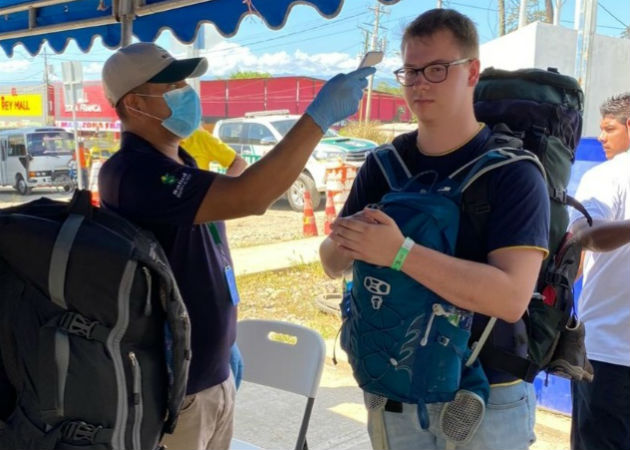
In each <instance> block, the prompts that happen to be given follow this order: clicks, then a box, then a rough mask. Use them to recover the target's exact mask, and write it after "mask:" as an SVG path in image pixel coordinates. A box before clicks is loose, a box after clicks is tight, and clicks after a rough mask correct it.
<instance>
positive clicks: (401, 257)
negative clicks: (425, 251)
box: [390, 237, 415, 270]
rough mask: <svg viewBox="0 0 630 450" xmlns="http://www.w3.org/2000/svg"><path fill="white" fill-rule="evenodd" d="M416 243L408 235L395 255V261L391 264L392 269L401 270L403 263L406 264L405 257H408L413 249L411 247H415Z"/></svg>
mask: <svg viewBox="0 0 630 450" xmlns="http://www.w3.org/2000/svg"><path fill="white" fill-rule="evenodd" d="M414 244H415V242H414V241H413V239H411V238H408V237H406V238H405V240H404V241H403V243H402V245H401V246H400V248H399V249H398V253H396V256H394V262H392V265H391V266H390V267H391V268H392V269H394V270H400V269H401V268H402V265H403V264H404V262H405V259H407V255H408V254H409V250H411V247H413V245H414Z"/></svg>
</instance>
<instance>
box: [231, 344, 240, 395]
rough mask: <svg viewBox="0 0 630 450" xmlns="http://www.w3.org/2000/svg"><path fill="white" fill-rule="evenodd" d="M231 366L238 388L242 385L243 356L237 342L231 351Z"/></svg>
mask: <svg viewBox="0 0 630 450" xmlns="http://www.w3.org/2000/svg"><path fill="white" fill-rule="evenodd" d="M230 367H231V368H232V373H233V374H234V384H236V389H238V387H239V386H240V385H241V379H242V378H243V357H242V356H241V351H240V350H239V349H238V345H236V342H235V343H234V344H233V345H232V349H231V351H230Z"/></svg>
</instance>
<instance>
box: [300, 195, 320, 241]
mask: <svg viewBox="0 0 630 450" xmlns="http://www.w3.org/2000/svg"><path fill="white" fill-rule="evenodd" d="M303 222H304V223H303V227H302V233H303V234H304V236H306V237H308V236H317V224H316V223H315V214H314V213H313V202H312V201H311V193H310V192H309V191H304V219H303Z"/></svg>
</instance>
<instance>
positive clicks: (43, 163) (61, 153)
mask: <svg viewBox="0 0 630 450" xmlns="http://www.w3.org/2000/svg"><path fill="white" fill-rule="evenodd" d="M73 154H74V136H73V134H72V133H69V132H67V131H66V130H64V129H63V128H54V127H29V128H15V129H9V130H2V131H0V185H2V186H12V187H13V188H15V190H17V191H18V192H19V193H20V194H22V195H27V194H29V193H30V192H31V189H33V188H34V187H60V188H63V189H64V190H65V191H70V190H72V189H73V188H74V181H73V180H72V178H71V177H70V162H71V161H72V155H73Z"/></svg>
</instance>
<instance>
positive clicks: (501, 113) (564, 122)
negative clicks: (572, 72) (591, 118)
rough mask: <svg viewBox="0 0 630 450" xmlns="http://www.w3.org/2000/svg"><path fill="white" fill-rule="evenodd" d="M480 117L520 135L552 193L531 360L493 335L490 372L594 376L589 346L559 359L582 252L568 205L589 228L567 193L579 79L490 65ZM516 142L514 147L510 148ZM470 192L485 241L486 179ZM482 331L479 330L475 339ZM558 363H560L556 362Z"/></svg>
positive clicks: (486, 358)
mask: <svg viewBox="0 0 630 450" xmlns="http://www.w3.org/2000/svg"><path fill="white" fill-rule="evenodd" d="M474 107H475V114H476V116H477V119H478V120H479V121H481V122H485V123H486V124H487V125H488V126H491V127H492V128H493V131H494V132H495V133H498V134H504V135H507V136H510V135H511V136H514V137H516V138H518V139H520V140H521V141H522V142H523V148H525V149H527V150H529V151H531V152H532V153H534V154H535V155H536V156H537V157H538V159H539V160H540V162H541V163H542V165H543V167H544V169H545V173H546V180H547V187H548V190H549V197H550V200H551V201H550V205H551V211H550V212H551V214H550V231H549V256H548V257H547V258H546V259H545V261H544V262H543V265H542V267H541V270H540V274H539V277H538V281H537V285H536V291H535V292H534V295H533V296H532V299H531V301H530V303H529V306H528V308H527V311H526V313H525V315H524V316H523V319H522V320H523V323H524V326H521V327H520V328H521V329H522V330H523V332H522V333H520V336H517V339H518V340H521V339H524V340H525V342H527V349H528V354H527V357H526V358H523V357H520V356H518V355H515V354H513V353H512V352H510V351H509V350H507V349H505V348H502V347H501V346H499V345H498V344H497V343H496V342H493V339H492V337H491V338H490V339H488V341H487V342H486V343H485V345H484V347H483V349H482V350H481V353H480V359H481V361H482V363H483V364H484V367H490V368H493V369H497V370H501V371H503V372H507V373H510V374H512V375H514V376H516V377H518V378H521V379H523V380H525V381H528V382H531V381H533V379H534V378H535V377H536V375H537V374H538V373H539V372H540V371H541V370H546V371H547V372H548V373H553V374H557V375H561V376H565V377H568V378H573V379H582V378H583V377H584V378H588V377H589V375H590V374H588V373H586V372H585V371H584V370H583V369H584V367H583V365H584V361H586V358H585V354H584V346H583V345H582V346H581V350H579V349H578V350H579V351H580V352H581V353H582V354H581V355H575V356H577V360H576V361H569V364H567V361H566V360H565V359H564V357H563V356H562V355H557V354H555V352H556V350H557V348H558V343H559V341H560V340H561V339H563V338H565V337H566V336H565V335H566V334H567V333H569V332H570V331H568V328H569V327H570V324H571V323H572V320H573V317H572V310H573V281H574V279H575V275H576V273H577V270H578V266H579V262H580V253H581V248H580V247H579V245H577V244H575V243H570V244H569V245H566V244H567V241H568V237H569V236H568V234H567V233H566V229H567V226H568V221H569V216H568V210H567V206H569V205H570V206H572V207H574V208H577V209H579V210H580V211H581V212H582V213H583V214H584V215H585V217H586V218H587V220H589V223H591V219H590V217H589V216H588V213H587V212H586V210H585V209H584V207H583V206H582V205H580V204H579V203H578V202H577V201H576V200H574V199H573V198H571V197H570V196H569V195H567V185H568V183H569V178H570V175H571V166H572V164H573V162H574V159H575V148H576V147H577V144H578V141H579V139H580V136H581V133H582V111H583V107H584V94H583V92H582V89H581V88H580V86H579V84H578V83H577V81H576V80H575V79H574V78H571V77H569V76H565V75H561V74H559V73H558V71H557V70H555V69H552V68H550V69H548V70H541V69H520V70H516V71H506V70H499V69H494V68H488V69H486V70H484V71H483V72H482V73H481V76H480V79H479V83H478V85H477V87H476V89H475V93H474ZM509 145H511V144H509ZM480 181H481V182H479V183H476V184H475V185H474V186H472V187H471V189H469V190H468V191H467V192H466V195H465V196H464V198H463V208H464V210H465V211H466V212H467V213H468V214H469V215H470V217H471V220H472V222H473V225H474V227H475V230H476V232H477V234H478V235H479V236H480V237H481V238H483V236H484V233H485V223H486V220H487V217H488V214H489V212H490V205H489V201H488V190H487V189H488V187H487V182H483V181H484V180H483V179H482V180H480ZM482 330H483V326H481V327H479V326H478V327H477V329H476V330H475V329H473V339H474V338H475V336H479V335H480V334H481V332H482ZM558 361H559V363H557V362H558Z"/></svg>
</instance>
